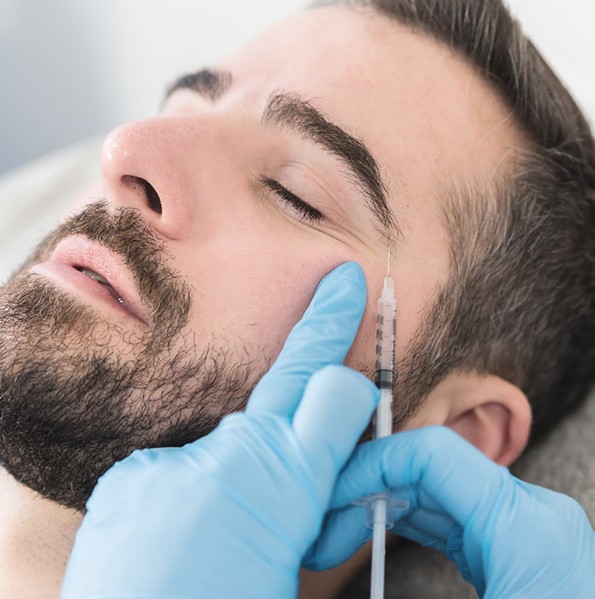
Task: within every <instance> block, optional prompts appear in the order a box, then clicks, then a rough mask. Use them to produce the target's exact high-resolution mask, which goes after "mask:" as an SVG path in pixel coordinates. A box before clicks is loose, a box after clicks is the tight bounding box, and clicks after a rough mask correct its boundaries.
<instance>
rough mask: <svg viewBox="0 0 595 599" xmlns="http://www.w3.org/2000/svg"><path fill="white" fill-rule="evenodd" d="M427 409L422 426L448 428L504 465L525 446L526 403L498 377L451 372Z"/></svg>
mask: <svg viewBox="0 0 595 599" xmlns="http://www.w3.org/2000/svg"><path fill="white" fill-rule="evenodd" d="M426 406H428V410H427V411H428V413H427V414H426V417H425V418H424V425H428V424H443V425H445V426H448V427H449V428H451V429H453V430H454V431H455V432H456V433H458V434H459V435H461V436H462V437H464V438H465V439H467V440H468V441H469V442H470V443H472V444H473V445H475V447H477V448H478V449H479V450H480V451H482V452H483V453H485V454H486V455H487V456H488V457H489V458H491V459H492V460H494V461H495V462H497V463H498V464H501V465H503V466H509V465H510V464H512V462H514V461H515V460H516V459H517V458H518V457H519V456H520V455H521V453H522V452H523V450H524V449H525V447H526V445H527V441H528V439H529V432H530V429H531V407H530V405H529V401H528V400H527V397H526V396H525V394H524V393H523V392H522V391H521V390H520V389H519V388H518V387H516V386H515V385H513V384H512V383H509V382H508V381H505V380H504V379H502V378H500V377H498V376H493V375H479V374H476V373H468V374H457V373H453V374H451V375H449V376H448V377H447V379H445V380H444V381H442V382H441V383H440V384H439V385H438V386H437V387H436V388H435V389H434V391H433V392H432V393H431V394H430V397H429V398H428V402H427V403H426ZM428 416H429V419H428ZM436 419H437V420H438V421H436ZM432 420H434V421H433V422H432ZM407 428H409V426H408V427H407Z"/></svg>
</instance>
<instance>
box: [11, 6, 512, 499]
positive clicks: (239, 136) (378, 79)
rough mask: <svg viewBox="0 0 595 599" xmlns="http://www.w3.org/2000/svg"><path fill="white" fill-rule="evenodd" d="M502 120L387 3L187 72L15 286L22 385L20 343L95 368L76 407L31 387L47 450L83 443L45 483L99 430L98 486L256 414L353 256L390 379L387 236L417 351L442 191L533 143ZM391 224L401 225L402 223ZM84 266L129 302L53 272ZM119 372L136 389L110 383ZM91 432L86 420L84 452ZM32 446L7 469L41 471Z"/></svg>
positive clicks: (406, 331) (69, 373)
mask: <svg viewBox="0 0 595 599" xmlns="http://www.w3.org/2000/svg"><path fill="white" fill-rule="evenodd" d="M192 87H194V88H195V89H191V88H192ZM505 121H506V113H505V111H504V109H503V108H502V107H501V105H500V103H499V101H498V100H497V99H496V97H495V96H494V94H493V93H492V92H491V91H490V90H489V89H488V87H487V86H486V85H485V84H484V83H483V82H482V81H481V80H480V79H479V77H478V76H477V75H476V74H474V72H473V71H472V69H471V68H469V67H468V66H467V65H465V64H464V63H463V62H462V61H461V60H460V59H458V58H456V57H454V56H453V54H452V53H451V52H449V51H448V50H446V49H444V48H443V47H441V46H439V45H438V44H436V43H435V42H433V41H431V40H430V39H427V38H425V37H422V36H420V35H417V34H413V33H411V32H409V31H407V30H406V29H405V28H403V27H400V26H399V25H397V24H395V23H394V22H390V21H388V20H385V19H384V18H383V17H380V16H378V15H375V14H373V13H370V12H356V11H352V10H347V9H338V8H328V9H318V10H312V11H308V12H305V13H303V14H301V15H298V16H297V17H295V18H293V19H291V20H288V21H286V22H284V23H282V24H281V25H279V26H278V27H276V28H274V29H272V30H270V31H268V32H266V33H265V34H264V35H262V36H261V37H259V38H258V39H257V40H255V41H254V42H253V43H251V44H249V45H248V46H246V47H244V48H242V49H241V51H239V52H237V53H236V54H234V55H232V56H231V57H230V58H228V59H227V60H224V61H223V62H222V63H221V64H219V65H217V67H216V69H215V70H214V71H213V72H210V73H208V74H206V73H203V74H201V75H197V76H194V77H190V78H187V79H185V80H183V81H182V83H181V85H179V86H178V88H177V89H176V90H175V91H173V92H172V93H171V95H170V96H169V97H168V99H167V101H166V102H165V104H164V106H163V110H162V113H161V114H160V115H159V116H158V117H156V118H153V119H150V120H146V121H141V122H136V123H130V124H127V125H124V126H123V127H120V128H118V129H116V130H115V131H114V132H112V133H111V134H110V135H109V136H108V138H107V139H106V141H105V144H104V147H103V152H102V168H103V180H102V182H101V185H100V188H99V189H98V191H97V197H98V198H101V199H102V201H103V204H102V205H101V206H99V207H97V206H95V207H93V208H90V209H89V208H87V209H86V210H87V212H83V213H82V217H79V219H78V220H75V221H73V223H71V224H70V225H67V227H66V228H65V229H62V230H61V231H60V232H59V233H58V237H56V238H55V239H53V240H50V241H49V244H48V245H47V246H46V247H45V249H43V248H42V250H40V252H39V253H38V255H37V256H36V257H35V258H34V260H33V262H41V263H44V262H46V261H47V260H48V259H50V263H49V266H48V264H47V263H46V264H45V265H44V264H42V265H41V266H34V267H33V271H34V273H36V274H33V275H28V274H26V273H25V275H24V276H23V277H21V278H20V279H17V280H16V281H14V282H13V283H11V284H10V285H9V286H8V287H7V290H6V291H5V294H4V295H5V297H4V299H3V300H2V301H3V304H4V305H5V306H6V305H10V306H14V304H15V298H16V300H17V301H16V303H18V304H19V305H20V306H21V310H22V311H21V313H20V315H19V314H17V315H16V316H15V314H14V312H15V311H14V310H13V309H12V308H11V310H7V309H6V307H4V309H3V312H4V313H5V314H10V318H8V317H5V321H4V322H5V323H8V325H7V324H5V325H4V329H2V327H0V336H2V337H3V339H4V341H5V347H7V340H8V339H16V340H18V342H15V343H13V344H11V348H10V351H6V352H5V354H4V355H2V356H0V367H1V368H2V369H3V372H4V373H5V377H6V376H7V373H8V374H10V376H11V377H12V380H16V382H14V384H13V388H14V389H15V392H14V393H15V394H16V393H17V392H18V389H19V388H20V387H19V384H18V382H19V381H20V382H22V380H23V376H22V375H19V373H22V372H23V371H24V370H25V363H27V362H28V360H26V359H25V358H24V357H22V358H21V359H16V360H15V359H13V357H12V356H13V355H14V353H15V352H18V349H19V347H23V346H27V344H29V345H28V346H27V347H29V348H30V351H29V355H32V354H35V353H36V352H37V353H38V354H39V355H42V356H43V360H40V362H42V363H49V364H52V365H53V366H52V368H53V370H51V371H50V374H48V375H45V376H44V377H40V381H41V380H42V379H43V380H46V381H47V380H49V379H52V377H59V376H66V377H71V378H75V377H76V376H77V372H75V371H78V370H83V366H82V365H87V366H88V368H87V370H84V375H81V376H80V380H78V382H77V384H76V385H74V384H73V385H72V386H70V387H69V388H70V390H71V396H72V397H70V399H69V402H68V403H66V402H65V405H67V406H68V411H67V410H66V409H65V408H64V409H62V411H60V403H61V401H62V399H61V398H62V397H63V396H64V395H66V391H64V388H65V387H68V385H67V384H66V381H67V380H68V381H69V380H71V378H67V379H60V385H57V387H58V388H57V389H56V390H55V392H54V393H53V395H52V394H51V393H50V392H49V391H47V393H46V391H44V387H43V384H42V382H40V384H39V385H37V386H34V388H33V390H31V391H30V392H29V393H30V398H29V399H28V400H27V401H29V402H30V401H33V400H32V399H31V397H36V398H38V399H37V400H36V401H37V402H38V403H37V404H36V406H37V407H36V408H35V410H32V412H35V413H40V412H41V413H43V415H44V419H45V420H44V421H43V422H41V423H40V422H39V421H36V420H35V414H34V413H32V414H28V417H30V418H31V419H32V421H34V422H33V424H31V425H30V429H31V430H34V431H39V430H41V429H43V431H44V435H40V439H42V440H41V441H40V442H41V443H42V444H45V445H46V446H47V447H49V448H50V449H51V450H52V452H53V453H52V455H53V456H55V455H56V453H63V454H64V456H65V458H64V459H63V460H57V461H56V469H55V470H53V471H52V473H51V474H48V475H46V478H47V477H50V478H52V477H53V478H55V477H56V476H57V474H56V472H57V470H58V469H59V468H61V467H64V464H65V463H66V462H67V458H68V456H71V455H72V452H73V451H75V450H77V451H86V449H85V444H88V443H89V439H91V441H92V445H93V446H94V448H95V456H97V451H96V449H97V446H102V444H103V445H105V447H107V448H108V449H107V450H106V451H105V452H104V455H103V457H102V458H101V459H99V458H95V460H96V462H100V463H99V464H96V465H95V466H94V470H93V472H92V473H90V474H89V475H88V476H86V475H81V478H82V479H85V481H84V484H83V483H81V488H84V490H85V491H84V492H88V490H89V488H90V487H89V484H90V481H91V480H92V479H93V477H94V476H96V475H97V474H98V473H100V472H101V471H102V470H105V468H106V467H108V466H109V464H110V463H111V462H112V461H113V460H114V457H115V458H118V457H123V454H126V453H127V452H129V451H130V450H131V449H132V448H134V447H136V446H142V445H143V444H172V443H177V442H185V441H187V440H191V439H193V438H195V437H197V436H200V435H201V434H205V433H206V432H208V430H210V428H212V426H214V424H215V423H216V421H217V419H218V418H219V417H220V416H221V414H222V413H223V412H225V411H230V410H232V409H238V407H240V406H241V403H242V402H243V401H244V400H245V398H246V396H247V394H248V393H249V391H250V389H251V387H252V385H253V384H254V383H255V381H256V380H257V379H258V378H259V377H260V376H261V375H262V374H263V373H264V372H265V371H266V369H267V368H268V366H269V365H270V362H271V361H272V360H273V359H274V358H275V356H276V355H277V353H278V352H279V350H280V348H281V346H282V344H283V341H284V339H285V338H286V336H287V334H288V332H289V331H290V329H291V327H292V326H293V325H294V324H295V323H296V322H297V321H298V320H299V318H300V317H301V315H302V313H303V311H304V309H305V308H306V306H307V304H308V302H309V300H310V298H311V297H312V294H313V292H314V289H315V287H316V285H317V284H318V282H319V281H320V279H321V278H322V277H323V276H324V275H325V274H326V273H328V272H329V271H330V270H332V269H333V268H334V267H336V266H337V265H339V264H341V263H343V262H345V261H347V260H355V261H357V262H358V263H359V264H361V266H362V267H363V269H364V271H365V273H366V278H367V284H368V309H367V311H366V314H365V316H364V321H363V324H362V327H361V329H360V333H359V335H358V337H357V339H356V341H355V343H354V345H353V347H352V350H351V352H350V354H349V356H348V360H347V363H348V364H349V365H352V366H354V367H356V368H358V369H360V370H364V371H366V372H368V373H371V371H372V364H373V360H374V332H375V329H374V320H375V305H376V300H377V298H378V296H379V293H380V289H381V287H382V279H383V277H384V274H385V271H386V258H387V251H388V239H389V237H390V239H391V240H392V244H393V260H392V268H391V270H392V275H393V277H394V278H395V281H396V295H397V302H398V324H397V327H398V332H397V348H396V349H397V361H399V360H400V359H401V357H402V356H404V355H405V354H406V352H407V347H408V345H409V343H410V342H411V341H412V339H413V338H414V336H415V333H416V332H417V331H418V330H419V329H420V326H422V324H423V318H424V313H425V312H426V311H427V309H428V308H429V307H430V306H431V304H432V299H433V296H434V294H435V291H436V290H437V289H438V288H439V286H440V285H441V283H443V282H444V281H445V280H446V277H447V274H448V270H449V260H450V257H449V250H448V240H447V238H446V236H445V232H444V228H443V226H442V222H441V204H440V202H441V200H440V197H441V195H440V192H441V190H443V189H444V188H445V187H447V186H452V185H453V183H454V182H456V181H459V182H472V181H487V180H488V179H489V178H490V176H492V175H493V174H494V172H495V170H496V169H497V167H498V165H499V164H501V162H502V161H503V159H504V157H505V156H506V153H507V151H508V150H509V148H510V147H511V146H512V145H513V143H514V134H513V132H512V131H511V129H510V128H509V127H508V126H504V125H503V123H505ZM376 167H377V168H378V171H377V172H376V170H375V169H376ZM97 197H94V198H93V199H92V200H91V201H95V200H97ZM87 201H89V198H87ZM383 202H385V204H383ZM131 209H133V210H131ZM391 218H393V219H394V223H395V224H396V228H390V227H389V228H388V229H387V226H386V225H387V223H388V222H389V221H390V220H391ZM97 223H99V225H98V224H97ZM113 231H115V233H114V232H113ZM147 231H151V232H152V234H148V233H147ZM88 237H92V238H94V239H96V240H97V244H98V245H96V244H95V243H96V242H93V243H89V242H88V241H87V238H88ZM101 245H104V246H107V247H108V248H109V249H110V252H108V253H105V252H104V251H103V250H102V249H101ZM98 247H99V249H98ZM52 256H53V258H52ZM81 256H83V258H81ZM77 260H78V261H79V264H75V263H76V262H77ZM84 260H90V261H91V262H93V263H94V264H98V265H99V267H100V268H99V267H98V270H101V269H103V272H104V273H107V275H108V276H107V277H106V278H107V279H109V281H110V283H113V282H114V281H116V283H114V286H116V287H119V289H118V290H117V291H116V292H114V291H111V290H108V291H109V293H110V294H114V295H115V296H116V297H115V298H112V299H110V298H109V297H107V296H106V297H104V298H103V299H101V297H100V296H99V295H98V293H97V289H95V290H94V288H93V285H95V286H97V285H99V284H98V283H94V282H93V281H90V283H89V284H90V285H91V287H89V286H85V284H84V283H82V281H81V277H80V276H79V273H77V274H74V273H72V272H69V271H68V269H66V270H65V269H64V268H63V267H62V266H58V267H57V266H56V264H55V263H56V261H57V262H67V263H69V265H70V266H86V264H82V263H80V262H81V261H84ZM71 270H72V269H71ZM91 270H93V269H91ZM133 280H135V281H136V282H135V283H132V281H133ZM167 281H170V283H169V284H168V283H167ZM31 289H37V291H36V292H34V293H31ZM102 291H106V289H103V290H102ZM36 293H37V295H36ZM104 296H105V293H104ZM118 296H121V297H122V299H123V301H124V304H123V305H124V309H122V307H121V306H119V301H118ZM31 298H33V300H31ZM40 298H42V299H43V302H45V303H43V304H41V303H40V302H41V299H40ZM0 299H1V298H0ZM40 305H43V306H44V307H43V308H42V309H41V312H42V314H41V316H40V315H37V316H35V314H36V310H37V312H39V311H40V308H39V306H40ZM126 309H131V310H132V312H133V313H134V314H130V313H129V312H127V311H126ZM27 310H28V311H29V312H30V313H31V314H33V316H32V318H31V321H28V319H27V318H24V317H23V314H25V315H26V314H27ZM23 311H24V312H23ZM41 319H45V320H44V321H43V322H38V321H40V320H41ZM25 321H27V322H25ZM15 331H16V332H17V334H15V333H14V332H15ZM40 340H41V341H40ZM34 348H35V349H34ZM65 372H66V374H64V373H65ZM121 373H125V374H126V375H125V376H124V375H122V376H121V377H120V378H121V380H120V379H118V377H119V376H120V375H121ZM19 376H20V378H19ZM31 377H33V378H34V375H32V374H30V373H29V372H28V378H31ZM106 379H110V380H109V381H107V380H106ZM113 379H118V381H119V382H120V383H121V384H119V385H108V382H109V383H111V382H112V380H113ZM86 381H91V382H92V383H93V385H92V386H91V388H92V389H93V393H92V394H89V392H88V388H86V387H85V384H86ZM172 381H173V382H172ZM222 381H223V382H222ZM103 382H105V386H106V388H107V389H108V391H102V390H101V387H102V384H103ZM89 384H90V383H89ZM164 389H165V391H164ZM191 389H194V391H191ZM197 389H198V390H199V391H198V392H196V390H197ZM44 395H47V396H48V397H52V400H51V401H52V403H51V405H52V408H51V410H50V411H48V412H44V410H45V409H46V408H45V406H46V405H47V403H44V402H45V401H46V400H45V399H39V397H40V396H42V397H43V396H44ZM83 395H84V396H85V399H84V402H85V403H84V405H85V407H84V409H83V408H81V407H80V405H79V404H77V401H79V398H80V397H82V396H83ZM230 395H233V397H230ZM189 398H191V400H189ZM206 398H208V401H207V399H206ZM11 401H12V400H11ZM80 402H81V404H82V403H83V399H80ZM20 409H22V406H21V408H20ZM396 411H397V418H398V417H399V414H398V405H397V406H396ZM83 412H84V413H83ZM110 412H113V413H117V417H118V424H116V423H115V422H114V420H113V419H112V420H109V418H108V420H107V421H106V424H105V426H104V427H103V428H102V427H101V423H102V422H103V418H104V417H105V415H106V414H109V413H110ZM55 414H60V417H59V418H58V417H56V416H55ZM77 414H78V415H80V418H78V416H77ZM85 414H86V415H87V416H86V419H85ZM139 415H144V416H147V415H149V416H150V417H147V418H141V417H140V416H139ZM17 416H18V415H17ZM15 418H16V419H15V420H14V422H17V421H18V422H21V421H22V418H21V420H18V418H17V417H15ZM60 419H62V420H60ZM64 419H66V420H67V421H68V422H67V423H66V424H64ZM44 422H45V424H44ZM55 422H58V424H57V425H56V426H55V431H54V432H51V431H52V430H53V429H52V426H54V423H55ZM67 425H68V426H67ZM62 426H64V427H65V428H61V427H62ZM44 427H45V428H44ZM75 428H76V429H77V430H79V431H82V433H81V434H80V435H79V436H78V442H77V443H72V442H71V441H70V442H71V443H72V446H71V447H70V448H69V447H68V446H67V444H68V442H69V441H68V440H69V439H72V437H73V435H74V430H73V429H75ZM92 429H95V430H101V435H98V436H95V437H94V436H93V435H92V434H91V433H92ZM139 429H142V434H141V433H140V432H139ZM23 430H24V431H28V430H29V429H27V428H26V427H25V428H24V429H23ZM48 431H50V432H48ZM60 431H62V434H60ZM65 431H66V432H65ZM172 431H173V432H172ZM180 431H182V432H180ZM23 434H25V433H23ZM27 434H29V435H30V431H29V432H28V433H27ZM176 435H177V436H176ZM114 438H118V439H119V441H118V445H117V448H114V447H115V446H113V445H110V443H112V442H113V439H114ZM2 443H3V448H2V449H3V452H4V453H6V452H7V451H8V450H7V449H6V447H7V445H9V442H7V441H6V440H4V441H3V442H2ZM56 447H59V448H60V449H59V450H57V449H56ZM32 453H33V454H34V453H35V451H33V452H32ZM89 453H90V452H89ZM30 454H31V452H28V453H27V456H25V457H23V456H21V455H19V456H18V457H16V458H14V459H13V460H12V462H11V464H9V470H10V469H12V471H13V472H15V471H17V470H18V468H19V467H21V466H20V465H21V464H25V465H24V466H22V467H23V468H25V467H26V460H27V459H33V458H34V457H35V456H33V457H32V456H31V455H30ZM44 456H45V457H44ZM44 456H42V458H41V460H42V461H43V460H44V459H46V457H47V455H46V454H44ZM70 461H71V462H72V460H70ZM89 463H90V460H89V459H86V458H85V459H83V458H81V460H80V463H79V464H78V465H75V466H73V468H78V469H79V470H83V469H85V468H90V466H89ZM40 469H41V470H43V468H38V469H37V470H40ZM71 480H72V473H71V475H70V476H69V483H70V482H71ZM27 482H28V484H30V485H31V486H34V485H37V490H40V491H41V492H43V493H45V494H46V495H48V496H50V497H55V498H56V499H57V500H60V501H63V502H64V503H69V504H71V505H80V503H81V500H82V499H84V498H83V497H81V496H76V497H74V498H72V497H70V498H63V497H62V496H61V495H60V494H53V495H52V492H51V486H52V484H53V483H52V481H51V480H50V482H48V481H47V480H46V481H45V482H44V483H43V484H41V483H36V482H35V481H32V480H29V481H27ZM71 486H72V485H71Z"/></svg>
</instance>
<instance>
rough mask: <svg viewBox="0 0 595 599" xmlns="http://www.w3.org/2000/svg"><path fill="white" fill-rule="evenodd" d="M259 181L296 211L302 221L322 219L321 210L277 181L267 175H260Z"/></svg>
mask: <svg viewBox="0 0 595 599" xmlns="http://www.w3.org/2000/svg"><path fill="white" fill-rule="evenodd" d="M260 182H261V183H262V184H263V185H264V186H265V187H267V188H268V189H270V190H271V191H272V192H274V194H275V195H276V196H277V197H278V198H279V199H280V200H281V201H282V202H284V203H285V204H287V205H289V207H290V208H291V209H292V210H294V211H295V212H297V213H298V216H299V217H300V220H302V221H304V222H319V221H321V220H323V219H324V215H323V214H322V212H320V211H319V210H316V208H313V207H312V206H310V204H307V203H306V202H304V200H302V199H301V198H300V197H299V196H296V195H295V194H294V193H292V192H291V191H289V189H287V188H285V187H283V185H281V184H280V183H279V182H278V181H275V180H274V179H269V178H268V177H262V178H261V179H260Z"/></svg>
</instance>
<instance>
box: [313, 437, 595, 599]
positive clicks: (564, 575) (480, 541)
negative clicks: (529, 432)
mask: <svg viewBox="0 0 595 599" xmlns="http://www.w3.org/2000/svg"><path fill="white" fill-rule="evenodd" d="M387 488H391V489H395V490H398V492H397V495H399V496H401V497H404V498H406V499H408V500H409V502H410V506H411V507H410V509H409V510H408V511H407V512H406V513H405V515H403V516H401V518H400V519H399V520H398V521H397V522H396V524H395V528H394V532H396V533H397V534H399V535H401V536H403V537H406V538H408V539H410V540H412V541H415V542H417V543H419V544H421V545H424V546H430V547H434V548H435V549H437V550H439V551H441V552H442V553H444V554H446V556H447V557H448V558H449V559H451V560H452V561H454V562H455V564H456V566H457V568H458V570H459V572H460V573H461V575H462V576H463V577H464V578H465V579H466V580H468V581H469V582H471V583H472V584H473V585H474V586H475V588H476V590H477V592H478V593H479V595H480V596H483V597H484V598H485V599H515V598H521V597H522V598H523V599H546V598H551V599H566V598H569V599H570V598H572V599H593V597H595V533H594V532H593V529H592V527H591V524H590V522H589V520H588V518H587V516H586V514H585V512H584V510H583V509H582V508H581V507H580V505H579V504H578V503H577V502H576V501H574V500H573V499H571V498H570V497H567V496H566V495H562V494H560V493H555V492H553V491H549V490H547V489H544V488H542V487H538V486H535V485H530V484H528V483H525V482H523V481H521V480H519V479H517V478H515V477H514V476H512V475H511V474H510V473H509V471H508V470H507V469H506V468H504V467H502V466H498V465H497V464H495V463H494V462H492V461H491V460H489V459H488V458H487V457H486V456H484V455H483V454H482V453H481V452H479V451H478V450H477V449H475V447H473V446H472V445H471V444H469V443H467V442H466V441H465V440H464V439H462V438H461V437H459V436H458V435H456V434H455V433H453V432H452V431H451V430H449V429H447V428H443V427H429V428H424V429H418V430H413V431H408V432H405V433H399V434H396V435H393V436H392V437H388V438H385V439H380V440H377V441H373V442H370V443H366V444H364V445H362V446H360V447H359V448H358V449H357V450H356V452H355V453H354V455H353V457H352V458H351V460H350V461H349V463H348V465H347V466H346V468H345V469H344V471H343V472H342V473H341V474H340V476H339V479H338V481H337V486H336V489H335V492H334V495H333V498H332V500H331V510H330V511H329V514H328V516H327V519H326V522H325V526H324V529H323V532H322V534H321V536H320V538H319V539H318V541H317V543H316V545H315V546H314V547H313V548H312V549H311V551H310V554H309V556H308V558H307V559H306V561H305V562H304V565H305V566H306V567H308V568H311V569H326V568H329V567H332V566H334V565H337V563H339V562H340V561H342V559H345V558H347V557H349V556H350V555H351V554H352V553H354V552H355V551H356V550H357V549H358V548H359V547H360V546H361V544H363V543H364V542H365V541H366V540H367V539H368V538H369V536H370V531H369V530H367V529H366V528H365V527H364V526H363V524H362V523H363V521H364V516H363V514H362V510H363V509H365V508H362V507H359V506H355V505H352V502H353V501H354V500H356V499H358V498H361V497H366V496H368V495H372V494H374V493H379V492H382V491H384V490H386V489H387Z"/></svg>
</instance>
